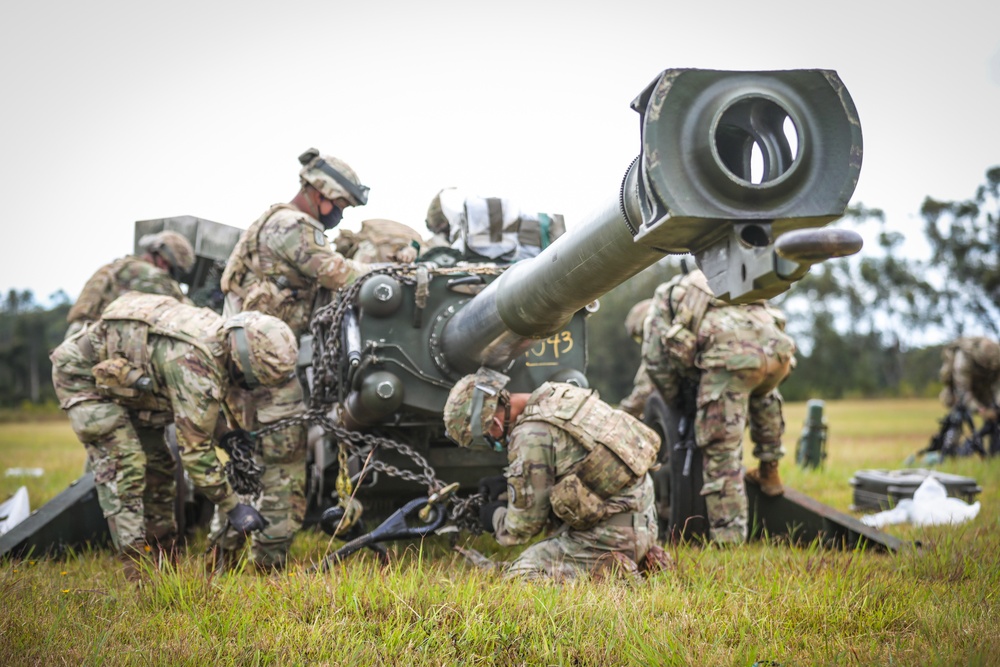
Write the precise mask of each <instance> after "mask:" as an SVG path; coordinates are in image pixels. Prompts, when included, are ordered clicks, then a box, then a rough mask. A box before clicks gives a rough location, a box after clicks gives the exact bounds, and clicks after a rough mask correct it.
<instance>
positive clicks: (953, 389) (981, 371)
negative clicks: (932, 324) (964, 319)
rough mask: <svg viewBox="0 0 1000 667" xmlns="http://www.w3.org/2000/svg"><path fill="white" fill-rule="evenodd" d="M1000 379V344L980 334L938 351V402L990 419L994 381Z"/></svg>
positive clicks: (994, 399)
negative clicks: (939, 387) (941, 383)
mask: <svg viewBox="0 0 1000 667" xmlns="http://www.w3.org/2000/svg"><path fill="white" fill-rule="evenodd" d="M998 381H1000V344H997V342H996V341H993V340H990V339H989V338H984V337H982V336H969V337H964V338H959V339H958V340H956V341H954V342H952V343H950V344H949V345H947V346H946V347H945V348H944V349H943V350H942V351H941V382H943V383H944V389H942V390H941V397H940V398H941V402H942V403H944V405H945V407H947V408H949V409H950V408H954V407H956V406H961V407H964V408H966V409H967V410H968V411H969V413H970V414H979V415H980V416H981V417H982V418H983V419H984V420H987V421H993V420H996V418H997V413H996V390H997V382H998Z"/></svg>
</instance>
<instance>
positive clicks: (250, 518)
mask: <svg viewBox="0 0 1000 667" xmlns="http://www.w3.org/2000/svg"><path fill="white" fill-rule="evenodd" d="M226 516H227V517H229V523H230V525H232V527H233V528H235V529H236V530H237V531H239V532H241V533H243V534H244V535H246V534H247V533H252V532H253V531H255V530H260V529H261V528H263V527H264V526H266V525H267V521H265V520H264V517H262V516H261V515H260V512H258V511H257V510H255V509H254V508H253V507H251V506H250V505H244V504H243V503H239V504H238V505H237V506H236V507H234V508H233V509H231V510H229V512H228V513H227V514H226Z"/></svg>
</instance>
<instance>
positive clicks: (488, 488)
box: [479, 475, 507, 502]
mask: <svg viewBox="0 0 1000 667" xmlns="http://www.w3.org/2000/svg"><path fill="white" fill-rule="evenodd" d="M506 492H507V478H506V477H504V476H503V475H493V476H492V477H483V478H482V479H481V480H479V493H481V494H483V495H484V496H486V501H487V502H493V501H494V500H499V499H500V494H502V493H506Z"/></svg>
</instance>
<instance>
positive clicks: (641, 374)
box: [618, 299, 656, 419]
mask: <svg viewBox="0 0 1000 667" xmlns="http://www.w3.org/2000/svg"><path fill="white" fill-rule="evenodd" d="M652 303H653V300H652V299H643V300H642V301H640V302H639V303H637V304H635V305H634V306H632V308H631V309H630V310H629V311H628V315H626V316H625V331H626V332H628V335H629V336H630V337H631V338H632V340H634V341H635V342H636V343H639V344H640V345H642V339H643V331H644V329H645V326H644V325H645V322H646V318H647V316H648V315H649V307H650V305H651V304H652ZM654 391H656V387H655V386H653V381H652V380H651V379H650V378H649V373H647V372H646V364H645V363H643V362H640V363H639V368H638V369H637V370H636V372H635V378H634V379H633V380H632V392H631V393H630V394H629V395H628V396H626V397H625V398H623V399H622V400H621V403H620V404H619V406H618V407H619V409H621V410H624V411H625V412H627V413H629V414H630V415H632V416H633V417H635V418H636V419H642V413H643V411H644V410H645V409H646V401H647V400H648V399H649V396H650V395H651V394H652V393H653V392H654Z"/></svg>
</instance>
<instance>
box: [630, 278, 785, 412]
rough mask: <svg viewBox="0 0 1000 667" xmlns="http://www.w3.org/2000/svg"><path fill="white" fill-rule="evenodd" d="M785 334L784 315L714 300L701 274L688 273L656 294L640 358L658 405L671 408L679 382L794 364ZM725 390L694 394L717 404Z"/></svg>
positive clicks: (709, 389) (703, 389)
mask: <svg viewBox="0 0 1000 667" xmlns="http://www.w3.org/2000/svg"><path fill="white" fill-rule="evenodd" d="M784 328H785V317H784V315H783V314H782V313H781V311H779V310H778V309H777V308H774V307H772V306H771V305H769V304H768V303H767V302H766V301H756V302H753V303H749V304H742V305H732V304H729V303H726V302H725V301H722V300H720V299H716V298H715V297H714V296H713V295H712V292H711V290H710V289H709V287H708V282H707V281H706V279H705V276H704V274H703V273H702V272H701V271H693V272H691V273H689V274H686V275H682V276H677V277H675V278H674V279H673V280H670V281H669V282H666V283H664V284H662V285H660V286H659V287H657V288H656V292H655V294H654V296H653V304H652V306H651V307H650V315H649V317H648V319H647V322H646V336H645V338H644V340H643V351H642V358H643V362H644V363H645V365H646V371H647V372H648V373H649V376H650V378H651V379H652V380H653V383H654V384H655V385H656V387H657V388H658V389H659V390H660V393H661V394H662V396H663V400H664V401H666V402H667V403H675V402H676V400H677V396H678V392H679V389H680V384H681V382H683V381H685V380H687V381H689V382H693V383H695V384H698V382H699V381H700V379H701V377H702V374H703V371H705V370H708V369H718V368H725V369H729V370H739V369H741V368H749V367H751V366H755V365H756V366H760V364H771V363H774V362H777V363H784V364H788V363H794V354H795V343H794V342H793V341H792V339H791V338H789V337H788V336H787V335H785V334H784ZM758 349H760V350H761V351H762V352H763V354H764V359H761V358H760V355H759V354H758V352H757V350H758ZM772 388H773V387H772ZM725 389H726V387H725V385H724V384H720V385H719V386H711V387H705V386H702V387H700V390H699V392H700V394H702V395H704V396H706V397H708V398H713V399H717V398H718V397H719V396H720V395H721V394H722V392H723V391H725Z"/></svg>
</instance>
